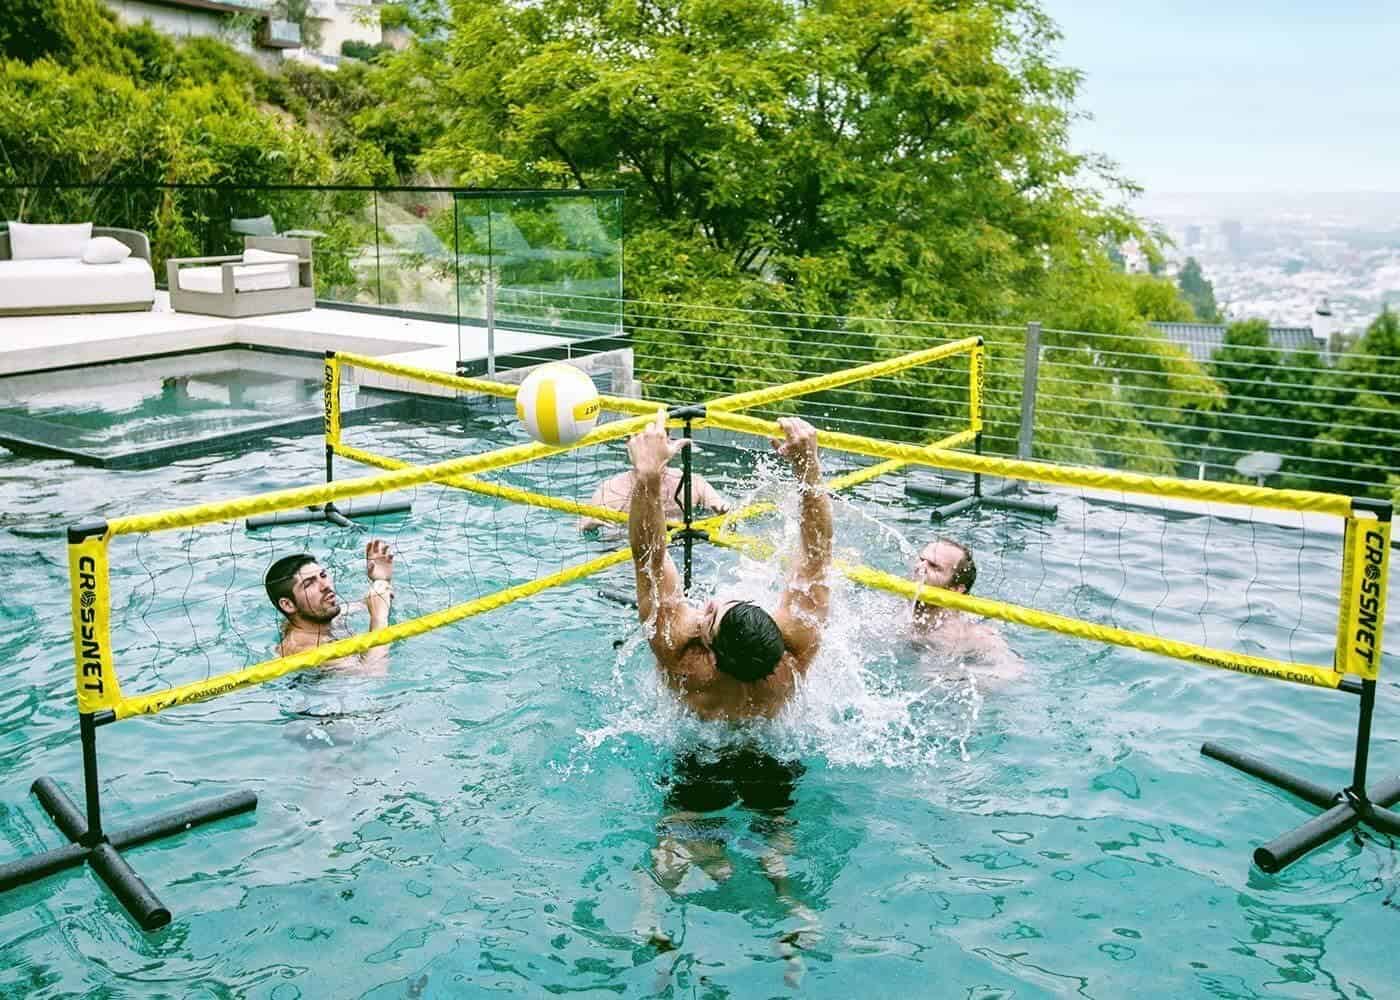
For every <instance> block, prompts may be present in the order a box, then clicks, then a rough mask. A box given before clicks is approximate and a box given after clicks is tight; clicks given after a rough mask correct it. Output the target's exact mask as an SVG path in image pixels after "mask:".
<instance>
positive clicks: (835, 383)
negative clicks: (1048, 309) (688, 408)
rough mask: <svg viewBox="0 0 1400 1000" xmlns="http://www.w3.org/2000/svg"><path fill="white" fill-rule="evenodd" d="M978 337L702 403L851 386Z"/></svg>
mask: <svg viewBox="0 0 1400 1000" xmlns="http://www.w3.org/2000/svg"><path fill="white" fill-rule="evenodd" d="M981 345H982V338H981V337H965V338H963V339H962V340H955V341H953V342H952V343H949V344H940V345H939V346H937V347H930V348H927V349H926V350H922V351H911V352H910V353H908V354H901V355H900V356H899V357H897V358H890V359H888V360H886V361H876V362H873V363H871V364H868V365H860V366H859V367H856V368H844V369H842V370H841V371H836V372H831V373H830V374H828V375H817V376H815V377H813V378H806V379H802V380H801V381H799V382H788V383H785V384H783V385H775V386H772V387H771V388H768V389H754V390H752V391H750V392H740V393H736V394H735V395H733V396H724V397H722V398H720V399H716V400H713V401H711V402H709V403H706V404H705V408H706V410H708V411H713V412H719V411H733V410H747V409H752V408H753V407H755V406H767V405H768V404H770V403H776V402H779V401H780V400H784V399H795V398H796V397H798V396H808V395H811V394H812V393H814V392H822V391H824V390H827V389H836V388H839V387H840V386H843V385H850V384H852V383H853V382H864V381H865V380H866V379H872V378H880V377H882V376H886V375H895V374H898V373H899V372H902V371H907V370H909V369H910V368H918V367H919V366H920V365H927V364H932V363H933V362H935V361H941V360H942V359H943V358H950V357H953V356H954V355H957V354H968V353H971V352H973V351H975V350H976V349H977V348H979V347H981Z"/></svg>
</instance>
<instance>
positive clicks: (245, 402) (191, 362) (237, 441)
mask: <svg viewBox="0 0 1400 1000" xmlns="http://www.w3.org/2000/svg"><path fill="white" fill-rule="evenodd" d="M321 393H322V361H321V359H320V358H316V357H307V356H303V355H292V354H286V353H273V352H268V351H255V350H247V349H237V348H234V349H226V350H216V351H201V352H197V353H193V354H180V355H174V356H169V357H160V358H151V359H148V360H145V361H123V362H117V363H114V364H107V365H91V366H86V367H83V368H76V369H70V370H66V371H60V372H45V373H42V374H31V375H18V376H10V377H6V378H0V445H3V446H7V447H9V448H11V449H13V450H15V451H19V452H23V453H27V454H36V455H46V456H53V457H60V458H71V459H73V460H75V461H79V462H83V463H85V464H89V465H97V466H105V467H110V468H124V469H145V468H152V467H155V466H159V465H164V464H166V463H167V462H170V461H174V460H177V459H182V458H191V457H195V456H198V455H204V454H209V453H211V452H217V451H221V450H227V449H228V448H229V447H231V446H234V445H247V444H249V443H253V442H256V441H258V440H260V439H261V438H264V437H266V436H267V435H269V434H279V435H281V436H291V435H304V434H310V433H315V432H317V431H318V430H319V429H320V426H321V423H322V421H323V420H324V417H323V409H322V401H321ZM402 401H403V398H402V397H401V396H397V395H394V394H389V393H382V392H375V391H374V390H364V391H361V392H359V393H356V394H355V395H354V396H353V397H351V396H348V395H347V404H350V405H353V406H354V407H355V408H357V409H365V408H370V407H379V408H383V407H386V406H391V405H394V404H396V403H401V402H402ZM400 409H402V407H400ZM380 413H381V415H386V416H387V415H388V412H387V411H385V410H382V409H381V411H380Z"/></svg>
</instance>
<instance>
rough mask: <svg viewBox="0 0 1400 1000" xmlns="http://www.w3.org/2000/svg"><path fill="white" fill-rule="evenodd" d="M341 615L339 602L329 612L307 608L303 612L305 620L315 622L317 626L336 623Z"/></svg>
mask: <svg viewBox="0 0 1400 1000" xmlns="http://www.w3.org/2000/svg"><path fill="white" fill-rule="evenodd" d="M339 614H340V604H339V603H338V602H337V603H336V604H335V606H334V607H331V608H330V609H329V610H316V609H312V608H307V609H303V610H302V612H301V616H302V617H303V618H305V619H306V620H307V621H309V622H313V623H314V624H316V625H329V624H330V623H331V622H333V621H335V619H336V616H337V615H339Z"/></svg>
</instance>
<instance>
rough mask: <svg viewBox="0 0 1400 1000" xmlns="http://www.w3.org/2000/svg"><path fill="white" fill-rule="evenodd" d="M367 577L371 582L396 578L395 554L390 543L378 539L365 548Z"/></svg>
mask: <svg viewBox="0 0 1400 1000" xmlns="http://www.w3.org/2000/svg"><path fill="white" fill-rule="evenodd" d="M365 576H367V577H369V578H370V579H371V580H392V579H393V578H394V553H392V552H390V551H389V543H388V542H385V541H381V540H380V539H378V538H376V539H374V540H373V541H371V542H370V543H369V544H368V545H366V546H365Z"/></svg>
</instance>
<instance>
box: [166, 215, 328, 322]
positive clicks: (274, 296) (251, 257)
mask: <svg viewBox="0 0 1400 1000" xmlns="http://www.w3.org/2000/svg"><path fill="white" fill-rule="evenodd" d="M165 266H166V277H167V279H168V280H169V285H170V304H171V306H172V307H174V309H175V311H176V312H183V313H197V314H199V315H202V316H223V317H226V318H229V319H241V318H243V317H247V316H267V315H270V314H272V313H286V312H300V311H302V310H305V309H311V308H313V307H314V306H315V305H316V281H315V274H314V273H313V271H312V265H311V241H310V240H309V239H292V238H287V237H280V236H247V237H244V240H243V253H241V254H234V255H231V256H224V257H176V258H172V259H170V260H168V261H166V264H165Z"/></svg>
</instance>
